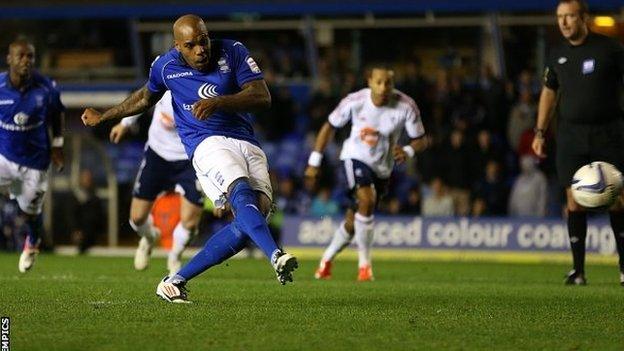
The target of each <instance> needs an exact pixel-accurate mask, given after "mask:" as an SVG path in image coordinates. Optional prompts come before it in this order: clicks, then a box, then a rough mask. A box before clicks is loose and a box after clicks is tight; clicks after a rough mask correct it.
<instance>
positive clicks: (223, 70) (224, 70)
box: [217, 57, 231, 73]
mask: <svg viewBox="0 0 624 351" xmlns="http://www.w3.org/2000/svg"><path fill="white" fill-rule="evenodd" d="M217 64H218V65H219V71H221V73H228V72H230V71H231V69H230V66H228V64H227V61H226V60H225V57H221V58H220V59H219V61H217Z"/></svg>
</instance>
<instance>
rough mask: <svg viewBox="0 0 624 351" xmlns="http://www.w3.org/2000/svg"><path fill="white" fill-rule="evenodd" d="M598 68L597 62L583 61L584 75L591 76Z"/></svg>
mask: <svg viewBox="0 0 624 351" xmlns="http://www.w3.org/2000/svg"><path fill="white" fill-rule="evenodd" d="M595 66H596V60H594V59H587V60H585V61H583V74H590V73H592V72H594V67H595Z"/></svg>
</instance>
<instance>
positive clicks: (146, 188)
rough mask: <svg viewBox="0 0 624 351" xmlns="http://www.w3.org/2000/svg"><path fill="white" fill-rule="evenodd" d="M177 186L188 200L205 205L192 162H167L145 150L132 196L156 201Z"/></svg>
mask: <svg viewBox="0 0 624 351" xmlns="http://www.w3.org/2000/svg"><path fill="white" fill-rule="evenodd" d="M176 185H179V186H180V187H181V188H182V191H184V194H183V195H184V197H185V198H186V199H187V200H189V201H190V202H192V203H194V204H196V205H199V206H201V205H202V204H203V199H202V193H201V190H200V189H201V188H200V185H199V181H198V180H197V178H196V177H195V170H194V169H193V165H192V164H191V162H190V161H188V160H182V161H167V160H165V159H163V158H162V157H160V156H159V155H158V154H157V153H155V152H154V151H153V150H152V149H150V148H149V147H147V148H145V152H144V153H143V161H141V167H140V168H139V173H138V174H137V177H136V180H135V182H134V190H133V191H132V196H134V197H136V198H139V199H143V200H149V201H154V200H155V199H156V197H157V196H158V194H160V193H161V192H163V191H168V190H174V189H175V188H176Z"/></svg>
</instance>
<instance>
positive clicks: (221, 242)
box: [174, 223, 248, 281]
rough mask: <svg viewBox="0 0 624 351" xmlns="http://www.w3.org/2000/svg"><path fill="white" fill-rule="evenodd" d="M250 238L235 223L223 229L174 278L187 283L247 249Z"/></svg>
mask: <svg viewBox="0 0 624 351" xmlns="http://www.w3.org/2000/svg"><path fill="white" fill-rule="evenodd" d="M247 240H248V238H247V237H246V236H245V235H244V234H243V233H241V232H240V231H239V230H238V229H237V228H236V227H235V226H234V223H230V224H228V225H226V226H225V227H223V228H221V230H219V231H218V232H216V233H215V234H214V235H212V236H211V237H210V239H208V241H206V245H204V248H203V249H202V250H201V251H200V252H198V253H197V255H195V257H193V258H192V259H191V260H190V261H189V262H188V263H187V264H186V265H184V267H182V269H181V270H180V271H179V272H178V274H176V275H175V276H174V277H178V276H179V277H182V278H183V279H184V280H185V281H186V280H189V279H192V278H193V277H195V276H197V275H199V274H201V273H202V272H203V271H205V270H207V269H208V268H210V267H212V266H215V265H218V264H219V263H221V262H223V261H225V260H227V259H228V258H230V257H232V256H234V255H235V254H236V253H238V252H239V251H240V250H242V249H243V248H244V247H245V244H246V243H247Z"/></svg>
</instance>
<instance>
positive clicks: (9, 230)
mask: <svg viewBox="0 0 624 351" xmlns="http://www.w3.org/2000/svg"><path fill="white" fill-rule="evenodd" d="M0 209H1V212H0V230H2V233H1V235H0V248H3V249H5V250H7V251H13V250H21V249H22V244H23V242H24V237H23V236H22V235H21V233H22V229H21V227H22V225H23V224H24V219H23V218H22V217H21V216H20V215H19V210H18V207H17V202H15V201H14V200H9V199H8V197H4V196H0Z"/></svg>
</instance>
